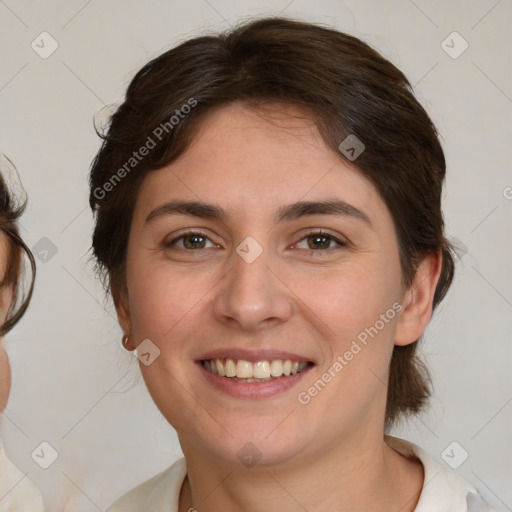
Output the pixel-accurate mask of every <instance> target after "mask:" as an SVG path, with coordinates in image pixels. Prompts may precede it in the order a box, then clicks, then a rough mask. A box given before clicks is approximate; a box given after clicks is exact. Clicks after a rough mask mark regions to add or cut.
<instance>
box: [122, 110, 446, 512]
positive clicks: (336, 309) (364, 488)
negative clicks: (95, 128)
mask: <svg viewBox="0 0 512 512" xmlns="http://www.w3.org/2000/svg"><path fill="white" fill-rule="evenodd" d="M275 107H276V108H274V109H270V110H268V111H267V112H266V115H265V116H262V115H261V113H260V112H256V111H254V110H252V109H250V108H249V107H247V106H244V105H243V104H239V103H235V104H232V105H230V106H228V107H223V108H221V109H219V110H217V111H214V112H213V113H210V115H209V116H208V117H207V119H206V120H205V122H204V123H203V125H202V128H201V130H200V133H199V134H198V135H197V136H196V138H195V140H194V142H193V144H192V146H191V147H190V148H189V150H188V151H187V152H186V153H185V154H184V155H182V157H180V158H179V159H178V160H177V161H175V162H173V163H172V164H170V165H169V166H168V167H166V168H164V169H160V170H157V171H154V172H151V173H150V174H149V175H148V176H147V177H146V178H145V180H144V181H143V184H142V186H141V188H140V190H139V193H138V197H137V201H136V205H135V210H134V215H133V220H132V226H131V231H130V236H129V242H128V249H127V270H126V289H125V290H124V291H119V293H115V297H116V308H117V312H118V317H119V321H120V324H121V326H122V328H123V330H124V332H125V333H126V334H128V335H129V336H130V339H129V343H128V347H129V348H130V349H134V348H135V347H136V346H137V345H138V344H139V343H140V342H141V341H142V340H144V339H146V338H149V339H150V340H151V341H152V342H153V343H154V344H155V345H157V346H158V348H159V349H160V351H161V353H160V356H159V357H158V358H157V359H155V361H154V362H153V363H152V364H150V365H149V366H145V365H142V364H141V371H142V374H143V377H144V380H145V382H146V385H147V387H148V390H149V392H150V394H151V396H152V398H153V400H154V401H155V403H156V405H157V406H158V407H159V409H160V411H161V412H162V414H163V415H164V416H165V418H166V419H167V420H168V421H169V423H170V424H171V425H173V427H174V428H175V429H176V431H177V433H178V436H179V440H180V443H181V446H182V449H183V452H184V454H185V457H186V460H187V468H188V477H187V479H186V481H185V483H184V485H183V487H182V491H181V496H180V508H179V510H180V512H184V511H186V510H188V509H189V508H190V507H195V508H196V509H197V510H199V511H200V512H208V511H220V510H224V511H225V510H230V511H231V510H233V511H234V510H245V511H261V510H266V511H268V510H276V511H277V510H278V511H280V512H284V511H292V510H293V511H296V510H298V509H300V506H302V507H304V509H306V510H308V511H309V512H315V511H320V510H344V511H363V510H372V511H380V510H382V511H387V512H389V511H393V510H396V511H398V510H400V511H401V512H405V511H412V510H414V508H415V505H416V503H417V500H418V497H419V493H420V491H421V487H422V484H423V470H422V466H421V463H419V461H417V460H414V459H406V458H405V457H403V456H402V455H400V454H398V453H397V452H396V451H394V450H393V449H391V448H390V447H389V446H388V445H387V444H386V443H385V442H384V435H383V434H384V411H385V404H386V380H387V375H388V368H389V362H390V358H391V353H392V350H393V346H394V345H395V344H397V345H405V344H408V343H412V342H414V341H415V340H417V339H418V338H419V337H420V336H421V334H422V333H423V331H424V330H425V328H426V326H427V324H428V321H429V320H430V317H431V314H432V300H433V294H434V290H435V286H436V283H437V281H438V278H439V271H440V263H441V256H440V255H439V254H438V253H436V254H432V255H430V256H428V257H427V258H425V260H424V261H423V262H422V264H421V265H420V267H419V269H418V273H417V276H416V278H415V281H414V283H413V285H412V286H411V288H410V289H409V290H405V289H403V286H402V280H401V268H400V263H399V257H398V246H397V239H396V233H395V230H394V225H393V221H392V218H391V216H390V213H389V211H388V210H387V207H386V205H385V204H384V202H383V200H382V199H381V198H380V196H379V194H378V192H377V191H376V189H375V188H374V187H373V185H372V184H371V183H370V182H368V181H367V180H366V179H365V178H364V177H362V176H361V175H360V174H359V173H358V171H357V170H356V169H355V168H354V167H353V166H352V165H351V164H350V163H349V162H347V161H346V160H344V159H343V158H342V157H340V155H337V154H334V153H333V152H332V151H331V150H329V149H328V148H327V147H326V146H325V144H324V142H323V141H322V139H321V137H320V135H319V134H318V132H317V130H316V128H315V126H314V125H313V123H312V122H311V121H309V120H308V119H306V118H305V116H304V114H301V112H299V111H297V110H295V109H293V108H292V107H289V106H280V107H279V106H275ZM269 116H270V117H269ZM177 199H181V200H201V201H205V202H208V203H214V204H216V205H218V206H221V207H222V208H224V209H225V210H226V212H227V213H228V219H227V220H226V221H225V222H224V221H219V220H212V219H207V218H206V219H205V218H197V217H193V216H190V215H162V216H159V217H156V218H154V219H153V220H152V221H150V222H146V218H147V217H148V215H149V214H150V213H151V212H152V211H153V210H154V209H155V208H157V207H159V206H160V205H162V204H164V203H166V202H168V201H170V200H177ZM326 199H341V200H344V201H346V202H347V203H349V204H351V205H353V206H355V207H356V208H358V209H359V210H361V211H363V212H364V213H365V214H366V215H367V217H368V218H369V220H370V223H371V225H370V224H369V223H367V222H365V221H363V220H361V219H359V218H356V217H354V216H348V215H309V216H307V217H301V218H298V219H295V220H288V221H281V222H278V223H276V222H275V220H274V215H275V212H276V210H277V208H279V207H281V206H284V205H288V204H291V203H294V202H296V201H305V200H307V201H317V200H326ZM309 228H311V229H309ZM187 229H192V230H193V229H201V231H203V232H204V233H205V234H206V235H207V237H208V238H207V239H206V242H205V244H206V245H205V246H204V248H201V249H186V248H184V247H185V246H183V242H184V239H181V241H178V242H177V244H178V245H176V244H175V245H170V246H169V247H166V246H165V242H170V241H172V240H174V239H176V238H177V237H179V236H181V235H182V234H183V232H185V231H187ZM318 229H323V230H325V231H328V234H329V235H331V236H332V237H334V238H336V239H338V240H341V241H344V242H345V243H346V245H344V246H338V244H337V243H336V242H335V241H331V242H327V244H326V246H325V245H324V246H323V247H322V248H326V250H324V251H320V250H318V249H316V248H315V247H313V248H311V246H310V245H308V240H311V237H310V238H309V239H308V234H309V233H308V231H312V232H313V233H317V232H318ZM247 236H252V237H253V238H254V239H255V240H256V241H257V242H258V244H259V245H260V246H261V247H262V248H263V253H262V254H261V255H260V256H259V257H258V258H257V259H256V260H255V261H254V262H252V263H247V262H246V261H244V259H242V258H241V257H240V256H239V255H238V254H237V252H236V250H235V249H236V248H237V246H238V245H239V244H240V243H241V242H242V240H244V239H245V238H246V237H247ZM312 238H313V239H314V238H315V237H314V236H313V237H312ZM189 241H190V240H189ZM114 292H116V291H114ZM397 301H398V302H400V303H401V304H402V305H403V310H402V312H401V314H400V315H398V316H396V317H395V318H394V319H393V320H390V321H389V322H388V323H387V324H386V325H385V327H384V328H383V329H382V330H381V331H379V333H378V335H377V336H375V337H374V338H373V339H372V340H371V342H370V343H368V345H367V346H366V347H365V348H364V350H361V352H360V353H358V354H357V355H356V356H354V358H353V360H352V361H350V363H349V364H348V365H347V366H346V367H345V368H344V369H343V371H341V372H340V373H339V374H337V376H336V377H335V378H333V379H332V381H331V382H330V383H329V384H328V385H327V386H326V387H325V388H324V389H323V390H322V391H321V392H320V393H318V395H317V396H315V397H314V399H312V400H311V401H310V403H308V404H307V405H302V404H300V403H299V402H298V400H297V395H298V393H299V392H301V391H304V390H307V389H308V388H309V387H310V386H311V385H312V384H313V383H314V382H315V381H317V380H318V379H319V378H320V376H321V375H322V374H323V373H324V372H325V371H326V370H327V369H328V368H329V367H330V366H332V364H333V362H334V361H335V360H336V358H337V356H339V355H343V354H344V353H345V351H346V350H347V349H348V348H349V347H350V344H351V342H352V340H354V339H356V337H357V335H358V334H359V333H360V332H361V331H363V330H364V329H365V328H367V327H369V326H373V325H374V324H375V322H376V320H378V319H379V317H380V315H381V314H383V313H385V312H386V311H387V310H388V309H389V308H390V307H391V306H392V304H393V303H395V302H397ZM226 347H236V348H250V349H256V348H270V349H280V350H287V351H290V352H293V353H296V354H300V355H302V356H304V357H305V358H306V359H308V360H309V361H312V362H314V363H315V366H314V367H313V368H312V369H310V370H309V371H308V372H307V374H305V375H304V377H303V378H302V380H301V381H300V383H299V384H298V385H297V386H294V387H293V388H292V389H290V390H288V391H285V392H283V393H280V394H278V395H276V396H273V397H269V398H258V399H247V398H244V399H242V398H235V397H232V396H229V395H227V394H225V393H222V392H220V391H218V390H217V389H215V388H214V387H213V386H212V385H211V384H210V383H209V382H208V381H207V380H206V379H205V378H204V376H203V375H202V374H201V372H200V370H199V369H198V366H197V364H196V363H195V361H196V360H197V358H199V357H200V356H201V355H202V354H205V353H206V352H208V351H210V350H213V349H216V348H226ZM247 442H250V443H253V444H254V445H255V446H256V447H257V448H258V450H259V452H261V454H262V457H261V460H260V461H259V462H258V464H257V465H256V466H254V467H250V468H248V467H246V466H244V465H243V464H241V462H240V460H239V459H238V457H237V452H238V451H239V450H240V449H241V448H242V447H243V446H244V445H245V444H246V443H247ZM326 475H327V476H328V477H327V478H326Z"/></svg>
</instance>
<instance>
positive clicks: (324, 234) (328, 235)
mask: <svg viewBox="0 0 512 512" xmlns="http://www.w3.org/2000/svg"><path fill="white" fill-rule="evenodd" d="M187 236H199V237H202V238H206V239H208V240H209V241H210V242H212V240H210V238H209V237H208V235H207V234H206V233H204V232H202V231H199V230H195V231H187V232H185V233H182V234H181V235H180V236H179V237H176V238H174V239H173V240H171V241H170V242H165V243H164V245H165V247H166V248H171V247H172V246H176V244H177V242H178V241H180V240H181V239H183V238H186V237H187ZM312 236H318V237H325V238H328V239H330V240H331V241H333V242H335V243H336V244H338V247H337V248H340V247H347V246H348V243H347V242H344V241H342V240H339V239H338V238H336V237H335V236H334V235H332V234H331V233H328V232H327V231H324V230H322V229H317V230H312V231H310V232H308V233H306V234H305V235H304V236H303V237H302V238H301V239H300V240H299V241H298V242H297V243H295V244H293V245H294V246H296V245H297V244H298V243H300V242H302V241H303V240H305V239H307V238H309V237H312ZM212 243H214V242H212ZM178 249H179V250H182V251H189V252H192V251H195V250H200V249H187V248H182V247H178ZM333 249H336V247H330V248H328V249H318V250H315V249H299V250H306V251H311V252H314V253H320V254H323V253H327V252H330V251H332V250H333Z"/></svg>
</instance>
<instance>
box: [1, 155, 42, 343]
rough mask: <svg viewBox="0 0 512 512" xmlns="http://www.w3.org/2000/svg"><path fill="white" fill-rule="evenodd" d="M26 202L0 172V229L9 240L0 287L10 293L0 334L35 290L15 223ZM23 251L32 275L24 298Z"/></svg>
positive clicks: (31, 259)
mask: <svg viewBox="0 0 512 512" xmlns="http://www.w3.org/2000/svg"><path fill="white" fill-rule="evenodd" d="M4 158H5V157H4ZM6 160H7V162H8V163H9V166H10V167H11V168H12V170H13V172H14V173H16V170H15V169H14V165H13V164H12V162H11V161H10V160H9V159H7V158H6ZM26 204H27V203H26V199H24V198H22V197H15V196H14V194H13V193H12V192H11V190H9V187H8V185H7V183H6V182H5V180H4V178H3V176H2V174H1V173H0V230H1V231H3V233H5V235H6V237H7V241H8V252H7V263H6V266H5V271H4V273H3V275H2V276H0V289H3V288H5V287H8V288H10V289H11V292H12V294H11V296H10V304H9V307H8V309H7V318H6V320H5V321H4V322H3V324H1V325H0V336H4V335H5V334H6V333H8V332H9V331H10V330H11V329H12V328H13V327H14V326H15V325H16V324H17V323H18V321H19V320H20V318H21V317H22V316H23V315H24V314H25V311H26V310H27V308H28V305H29V302H30V299H31V297H32V292H33V290H34V282H35V276H36V264H35V260H34V256H33V254H32V251H31V250H30V249H29V248H28V247H27V245H26V244H25V242H24V241H23V239H22V238H21V236H20V234H19V230H18V224H17V221H18V219H19V218H20V216H21V214H22V213H23V211H24V210H25V207H26ZM23 253H25V255H26V256H27V258H28V260H29V262H30V267H31V278H30V285H29V288H28V290H27V292H26V293H25V294H24V296H23V297H20V281H21V277H22V274H23V258H22V256H23Z"/></svg>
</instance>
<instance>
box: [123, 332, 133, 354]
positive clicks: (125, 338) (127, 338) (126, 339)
mask: <svg viewBox="0 0 512 512" xmlns="http://www.w3.org/2000/svg"><path fill="white" fill-rule="evenodd" d="M129 339H130V336H128V334H125V335H124V336H123V338H122V340H121V343H122V345H123V347H124V348H125V349H126V350H128V351H129V352H131V351H132V349H130V348H128V340H129Z"/></svg>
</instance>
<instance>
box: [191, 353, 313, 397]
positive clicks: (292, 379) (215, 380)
mask: <svg viewBox="0 0 512 512" xmlns="http://www.w3.org/2000/svg"><path fill="white" fill-rule="evenodd" d="M197 365H198V366H199V369H200V371H201V372H202V373H203V375H204V376H205V377H206V379H207V380H208V382H210V383H211V384H212V385H213V386H214V387H216V388H217V389H219V390H220V391H224V393H227V394H228V395H231V396H234V397H236V398H269V397H271V396H275V395H278V394H279V393H284V392H285V391H288V390H289V389H291V388H292V387H293V386H295V385H296V384H297V383H298V382H299V381H300V380H302V378H303V377H304V375H305V374H306V373H308V371H309V370H311V368H312V366H308V367H307V368H306V369H305V370H303V371H301V372H300V373H296V374H295V375H289V376H282V377H277V378H275V379H272V380H269V381H265V382H242V381H238V380H233V379H230V378H229V377H221V376H220V375H218V374H216V373H212V372H209V371H208V370H206V369H205V368H204V366H203V365H202V363H201V362H198V363H197Z"/></svg>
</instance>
